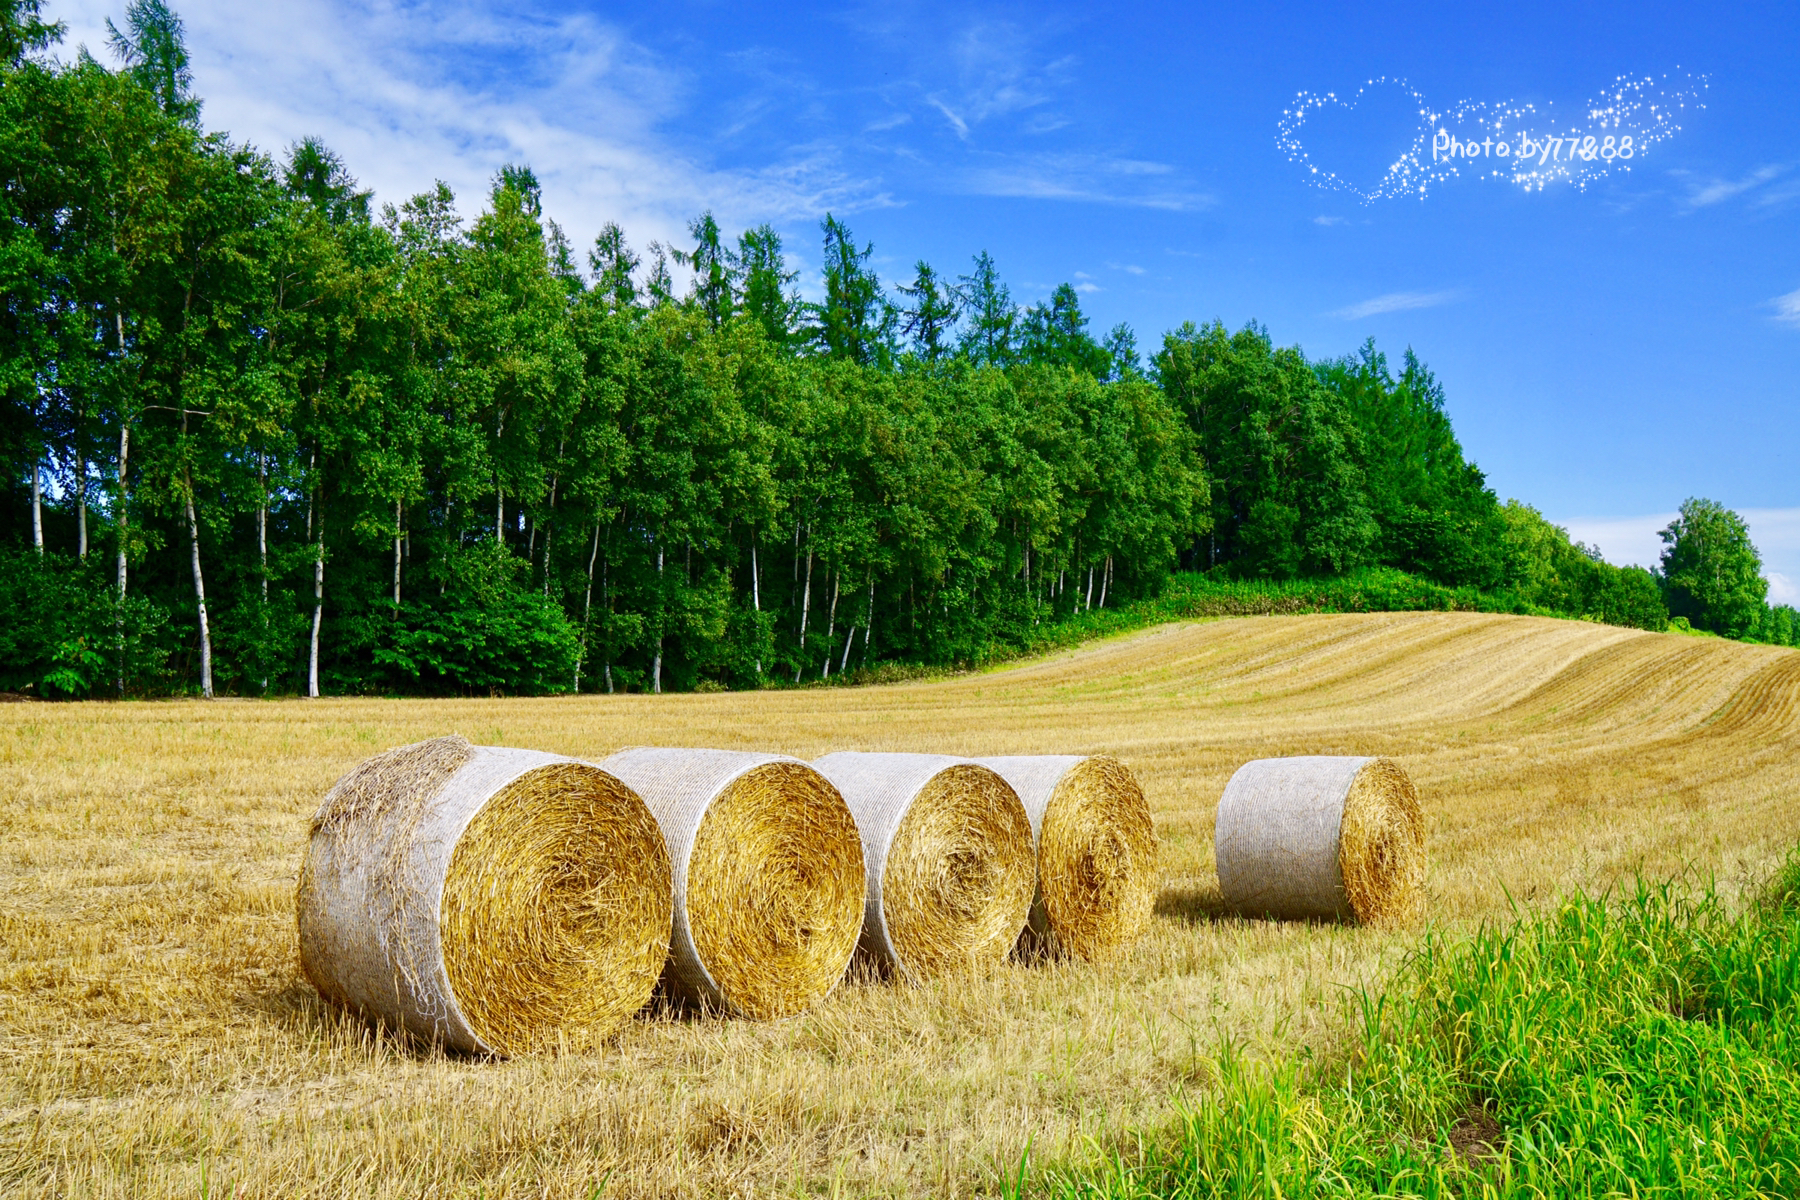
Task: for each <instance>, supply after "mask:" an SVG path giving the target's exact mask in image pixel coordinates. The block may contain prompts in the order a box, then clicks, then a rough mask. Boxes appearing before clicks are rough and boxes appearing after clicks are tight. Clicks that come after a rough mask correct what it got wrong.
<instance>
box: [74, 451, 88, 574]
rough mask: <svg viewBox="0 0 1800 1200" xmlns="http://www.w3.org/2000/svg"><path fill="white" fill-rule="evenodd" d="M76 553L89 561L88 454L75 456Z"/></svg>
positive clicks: (82, 559) (83, 560) (83, 559)
mask: <svg viewBox="0 0 1800 1200" xmlns="http://www.w3.org/2000/svg"><path fill="white" fill-rule="evenodd" d="M75 553H76V555H77V556H78V557H79V558H80V559H81V561H82V562H86V561H87V456H86V455H83V454H77V455H76V456H75Z"/></svg>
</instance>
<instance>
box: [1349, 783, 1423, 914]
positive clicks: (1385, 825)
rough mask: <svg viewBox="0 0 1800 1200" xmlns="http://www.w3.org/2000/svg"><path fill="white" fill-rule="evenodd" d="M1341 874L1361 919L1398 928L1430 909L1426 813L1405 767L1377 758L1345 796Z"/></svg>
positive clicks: (1352, 905)
mask: <svg viewBox="0 0 1800 1200" xmlns="http://www.w3.org/2000/svg"><path fill="white" fill-rule="evenodd" d="M1338 870H1339V872H1340V873H1341V874H1342V875H1343V878H1344V896H1345V899H1346V900H1347V901H1348V903H1349V905H1350V911H1351V912H1352V913H1354V914H1355V916H1356V920H1357V921H1358V922H1360V923H1361V924H1364V925H1378V926H1383V927H1393V926H1402V925H1408V924H1411V923H1413V922H1415V921H1417V920H1418V919H1419V918H1420V917H1422V916H1423V915H1424V911H1425V814H1424V813H1423V812H1422V811H1421V810H1420V808H1419V793H1418V791H1417V789H1415V788H1414V787H1413V782H1412V780H1411V779H1409V778H1408V777H1407V774H1406V772H1405V771H1403V770H1401V769H1400V764H1399V763H1396V762H1395V761H1394V760H1393V759H1391V758H1377V759H1372V760H1371V761H1370V762H1369V764H1368V765H1367V766H1365V767H1364V768H1363V769H1362V770H1361V771H1358V772H1357V774H1356V781H1355V782H1354V783H1352V784H1351V785H1350V791H1349V794H1347V795H1346V796H1345V797H1344V819H1343V827H1342V830H1341V832H1340V833H1339V835H1338Z"/></svg>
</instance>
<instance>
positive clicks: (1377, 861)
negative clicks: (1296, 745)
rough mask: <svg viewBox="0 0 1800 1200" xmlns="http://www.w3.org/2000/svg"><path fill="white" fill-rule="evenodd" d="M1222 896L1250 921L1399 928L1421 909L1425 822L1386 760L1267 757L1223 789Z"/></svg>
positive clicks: (1217, 839) (1402, 775)
mask: <svg viewBox="0 0 1800 1200" xmlns="http://www.w3.org/2000/svg"><path fill="white" fill-rule="evenodd" d="M1214 846H1215V849H1216V854H1217V858H1218V866H1219V890H1220V892H1221V893H1222V894H1223V896H1224V899H1225V902H1226V904H1228V905H1230V906H1231V907H1233V908H1235V909H1237V910H1238V911H1239V912H1241V913H1243V914H1245V915H1246V916H1264V915H1267V916H1274V917H1298V918H1307V917H1316V918H1325V919H1330V920H1353V921H1356V922H1358V923H1360V924H1364V925H1378V926H1398V925H1404V924H1408V923H1410V922H1412V921H1415V920H1417V919H1418V918H1419V917H1420V916H1421V915H1422V914H1423V912H1424V906H1425V818H1424V815H1423V814H1422V813H1421V812H1420V810H1419V798H1418V793H1417V792H1416V791H1415V790H1414V788H1413V785H1412V781H1411V780H1410V779H1408V778H1407V777H1406V772H1405V771H1403V770H1401V769H1400V766H1399V764H1398V763H1396V762H1394V761H1393V760H1392V759H1387V758H1338V757H1324V756H1317V757H1301V758H1266V759H1259V760H1257V761H1255V762H1249V763H1245V764H1244V765H1243V766H1242V767H1239V768H1238V770H1237V773H1236V774H1234V775H1233V776H1232V777H1231V782H1230V783H1227V784H1226V785H1225V794H1224V796H1223V797H1222V798H1221V799H1220V801H1219V819H1218V825H1217V828H1216V831H1215V833H1214Z"/></svg>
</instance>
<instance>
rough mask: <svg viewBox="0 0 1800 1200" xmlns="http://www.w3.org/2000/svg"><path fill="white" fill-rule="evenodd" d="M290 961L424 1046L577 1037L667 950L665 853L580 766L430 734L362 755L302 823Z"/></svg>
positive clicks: (632, 993)
mask: <svg viewBox="0 0 1800 1200" xmlns="http://www.w3.org/2000/svg"><path fill="white" fill-rule="evenodd" d="M297 905H298V919H299V932H300V964H301V968H302V970H303V971H304V972H305V974H306V977H307V978H308V979H309V980H311V981H312V983H313V985H314V986H315V987H317V988H318V989H319V991H320V993H321V994H322V995H324V996H325V997H326V998H327V999H330V1000H332V1001H335V1002H336V1003H338V1004H340V1005H343V1006H344V1007H346V1008H349V1009H352V1010H354V1011H357V1012H360V1013H362V1014H364V1015H365V1016H367V1017H370V1018H372V1019H375V1020H378V1021H381V1022H382V1023H384V1024H387V1025H390V1026H393V1027H395V1028H399V1029H404V1030H405V1031H406V1032H408V1033H409V1034H411V1035H412V1036H414V1037H416V1038H419V1039H421V1040H424V1041H428V1042H441V1043H443V1044H444V1045H446V1046H449V1047H451V1048H454V1049H457V1050H463V1051H467V1052H470V1053H486V1054H518V1053H522V1052H525V1051H529V1050H533V1049H540V1048H546V1047H550V1046H553V1045H559V1044H571V1043H573V1044H580V1043H587V1042H592V1041H594V1040H596V1039H598V1038H601V1037H604V1036H605V1035H607V1034H608V1033H611V1032H612V1031H613V1030H615V1029H617V1028H618V1027H619V1026H620V1025H621V1024H622V1023H623V1022H624V1021H625V1020H626V1019H627V1018H629V1017H630V1016H631V1015H632V1014H633V1013H635V1012H636V1011H637V1010H638V1009H640V1008H642V1007H643V1005H644V1003H645V1002H646V1001H647V1000H648V999H649V997H650V994H651V992H652V991H653V990H654V989H655V986H656V979H657V976H658V975H659V974H660V972H661V970H662V965H663V961H664V960H665V959H666V958H667V956H668V945H669V943H668V936H669V913H670V887H669V859H668V851H667V850H666V848H665V847H664V845H663V839H662V835H661V833H660V832H659V831H658V830H657V827H656V822H655V819H654V818H652V817H651V815H650V813H649V810H647V809H646V808H645V807H644V803H643V801H642V800H640V799H639V798H638V797H637V796H636V795H635V794H634V793H633V792H632V791H631V789H630V788H628V787H626V786H625V785H624V784H622V783H620V782H619V781H618V780H617V779H616V778H614V777H613V776H611V775H608V774H607V773H606V772H604V771H602V770H600V769H598V768H596V767H592V766H589V765H586V764H583V763H577V762H573V761H571V760H569V759H564V758H559V757H557V756H555V755H552V754H542V753H539V752H537V751H532V750H509V749H503V748H499V747H492V746H471V745H470V744H469V743H468V742H466V741H464V740H463V739H462V738H459V737H443V738H434V739H432V740H431V741H428V742H421V743H418V744H416V745H412V746H403V747H400V748H399V749H396V750H390V751H388V752H387V753H385V754H378V755H376V756H375V757H374V758H371V759H369V760H368V761H367V762H364V763H363V764H361V765H360V766H358V767H357V768H355V769H354V770H352V771H351V772H350V773H349V774H348V775H346V776H344V778H342V779H341V780H339V781H338V783H337V785H336V786H335V787H333V788H332V790H331V792H330V793H329V794H328V795H327V796H326V797H325V800H324V802H323V803H322V804H321V805H320V806H319V811H318V814H317V815H316V816H315V817H314V818H313V823H312V837H311V841H310V843H309V845H308V847H307V853H306V861H305V863H304V864H303V865H302V868H301V872H300V885H299V890H298V894H297Z"/></svg>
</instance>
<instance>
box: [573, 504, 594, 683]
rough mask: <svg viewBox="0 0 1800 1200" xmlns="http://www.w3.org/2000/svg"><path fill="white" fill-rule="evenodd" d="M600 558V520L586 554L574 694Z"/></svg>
mask: <svg viewBox="0 0 1800 1200" xmlns="http://www.w3.org/2000/svg"><path fill="white" fill-rule="evenodd" d="M599 558H600V522H599V521H595V522H594V549H593V551H592V552H591V553H590V554H589V555H588V572H587V591H586V592H585V593H584V594H583V595H582V597H581V645H580V646H579V647H577V648H576V651H575V689H574V690H575V694H576V695H577V696H579V695H581V660H582V659H584V658H586V657H587V640H588V619H589V618H590V617H591V616H592V615H593V612H594V563H595V562H596V561H598V560H599Z"/></svg>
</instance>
